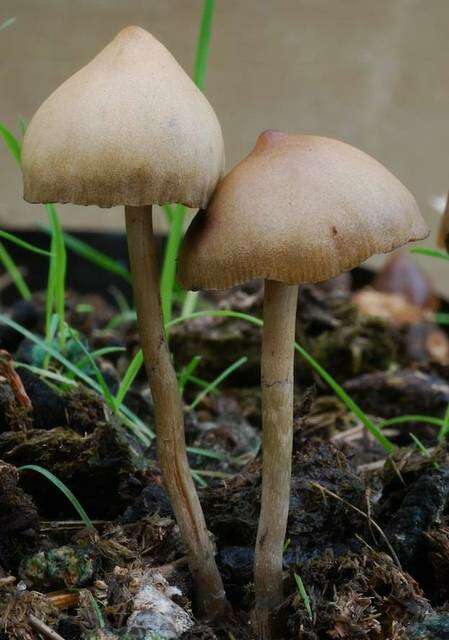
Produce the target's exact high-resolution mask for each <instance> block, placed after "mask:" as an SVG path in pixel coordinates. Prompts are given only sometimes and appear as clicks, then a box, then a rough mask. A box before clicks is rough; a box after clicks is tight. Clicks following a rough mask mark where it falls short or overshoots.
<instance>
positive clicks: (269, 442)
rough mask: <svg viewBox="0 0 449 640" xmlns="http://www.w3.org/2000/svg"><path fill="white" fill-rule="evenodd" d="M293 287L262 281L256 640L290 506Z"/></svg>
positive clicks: (278, 593)
mask: <svg viewBox="0 0 449 640" xmlns="http://www.w3.org/2000/svg"><path fill="white" fill-rule="evenodd" d="M297 299H298V287H297V286H296V285H295V286H288V285H285V284H282V283H280V282H274V281H272V280H267V281H266V282H265V302H264V326H263V340H262V364H261V373H262V421H263V471H262V500H261V510H260V519H259V528H258V531H257V541H256V555H255V565H254V581H255V589H256V609H255V620H256V625H257V630H258V634H259V635H258V637H259V638H262V639H263V640H267V639H268V638H271V637H272V635H271V634H272V631H271V626H272V625H271V622H272V621H271V612H272V611H273V610H274V609H276V607H278V606H279V605H280V604H281V602H282V599H283V575H282V555H283V548H284V541H285V532H286V529H287V518H288V508H289V501H290V480H291V465H292V445H293V363H294V340H295V322H296V305H297Z"/></svg>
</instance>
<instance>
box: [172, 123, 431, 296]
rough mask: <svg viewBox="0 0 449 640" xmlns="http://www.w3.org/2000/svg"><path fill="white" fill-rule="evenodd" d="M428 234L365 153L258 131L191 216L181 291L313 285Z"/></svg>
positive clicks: (399, 189) (400, 190) (403, 192)
mask: <svg viewBox="0 0 449 640" xmlns="http://www.w3.org/2000/svg"><path fill="white" fill-rule="evenodd" d="M427 235H428V229H427V227H426V225H425V223H424V221H423V219H422V217H421V214H420V212H419V209H418V205H417V204H416V202H415V199H414V198H413V196H412V195H411V194H410V193H409V191H408V190H407V189H406V188H405V187H404V185H403V184H402V183H401V182H399V180H398V179H397V178H395V177H394V176H393V175H392V174H391V173H390V172H389V171H387V169H386V168H385V167H384V166H382V165H381V164H379V162H377V161H376V160H374V159H373V158H371V157H370V156H368V155H367V154H365V153H363V152H362V151H359V150H358V149H355V148H354V147H351V146H350V145H348V144H345V143H343V142H338V141H337V140H331V139H329V138H321V137H317V136H309V135H288V134H285V133H280V132H277V131H265V132H264V133H263V134H262V135H261V136H259V138H258V140H257V144H256V146H255V148H254V149H253V151H252V152H251V153H250V154H249V156H247V157H246V158H245V159H244V160H243V161H242V162H240V163H239V164H238V165H237V166H236V167H234V169H232V171H231V172H230V173H228V174H227V175H226V177H225V178H224V179H223V180H222V181H221V182H220V183H219V184H218V186H217V189H216V190H215V192H214V195H213V196H212V199H211V201H210V203H209V205H208V208H207V210H206V211H201V212H199V213H198V214H197V215H196V217H195V218H194V220H193V222H192V224H191V225H190V227H189V229H188V231H187V235H186V238H185V241H184V245H183V250H182V253H181V256H180V263H179V265H180V266H179V279H180V282H181V284H182V285H183V286H184V287H185V288H187V289H222V288H227V287H231V286H234V285H236V284H239V283H242V282H245V281H247V280H250V279H252V278H269V279H271V280H277V281H280V282H285V283H287V284H298V283H306V282H320V281H323V280H328V279H329V278H332V277H334V276H337V275H338V274H340V273H342V272H343V271H347V270H349V269H352V268H353V267H355V266H357V265H359V264H360V263H361V262H363V261H364V260H366V259H367V258H369V257H370V256H372V255H373V254H376V253H386V252H388V251H392V250H393V249H395V248H397V247H399V246H401V245H403V244H405V243H406V242H410V241H413V240H418V239H422V238H424V237H426V236H427Z"/></svg>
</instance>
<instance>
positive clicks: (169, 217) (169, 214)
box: [162, 204, 173, 226]
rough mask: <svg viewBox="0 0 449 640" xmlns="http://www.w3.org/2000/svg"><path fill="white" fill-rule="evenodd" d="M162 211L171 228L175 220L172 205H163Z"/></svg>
mask: <svg viewBox="0 0 449 640" xmlns="http://www.w3.org/2000/svg"><path fill="white" fill-rule="evenodd" d="M162 211H163V212H164V213H165V217H166V219H167V224H168V226H170V225H171V223H172V220H173V207H172V206H171V204H164V205H162Z"/></svg>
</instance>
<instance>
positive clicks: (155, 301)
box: [125, 207, 227, 617]
mask: <svg viewBox="0 0 449 640" xmlns="http://www.w3.org/2000/svg"><path fill="white" fill-rule="evenodd" d="M125 214H126V231H127V236H128V249H129V257H130V263H131V273H132V278H133V287H134V300H135V304H136V311H137V321H138V325H139V333H140V340H141V343H142V351H143V356H144V361H145V366H146V370H147V374H148V378H149V382H150V387H151V393H152V396H153V404H154V414H155V422H156V434H157V452H158V458H159V464H160V467H161V471H162V476H163V478H164V483H165V487H166V489H167V493H168V495H169V497H170V501H171V504H172V507H173V511H174V513H175V516H176V521H177V523H178V526H179V529H180V531H181V536H182V539H183V541H184V544H185V545H186V547H187V554H188V558H189V566H190V570H191V572H192V576H193V580H194V584H195V587H196V596H197V606H198V609H199V611H200V613H201V614H203V615H206V616H209V617H214V616H217V615H220V614H221V613H223V612H224V611H225V610H226V608H227V604H226V598H225V593H224V590H223V583H222V580H221V577H220V574H219V572H218V569H217V566H216V563H215V557H214V548H213V545H212V541H211V539H210V537H209V533H208V531H207V528H206V523H205V520H204V515H203V512H202V509H201V505H200V502H199V499H198V495H197V493H196V490H195V486H194V484H193V480H192V476H191V473H190V469H189V464H188V460H187V453H186V445H185V439H184V422H183V412H182V400H181V396H180V393H179V388H178V381H177V378H176V373H175V370H174V367H173V364H172V361H171V357H170V352H169V350H168V346H167V342H166V339H165V334H164V325H163V321H162V311H161V300H160V295H159V282H158V269H157V259H156V246H155V242H154V236H153V223H152V211H151V207H125Z"/></svg>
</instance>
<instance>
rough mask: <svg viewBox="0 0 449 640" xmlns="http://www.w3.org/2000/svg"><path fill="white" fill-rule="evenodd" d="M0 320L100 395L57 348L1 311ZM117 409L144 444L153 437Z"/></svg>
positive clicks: (136, 419) (95, 385)
mask: <svg viewBox="0 0 449 640" xmlns="http://www.w3.org/2000/svg"><path fill="white" fill-rule="evenodd" d="M0 322H3V323H4V324H6V325H7V326H8V327H11V329H14V330H15V331H17V332H18V333H20V334H21V335H22V336H23V337H24V338H28V340H31V342H34V344H37V345H39V346H40V347H41V348H42V349H43V350H44V351H45V352H46V353H48V354H49V355H50V356H51V357H52V358H54V359H55V360H57V362H59V363H60V364H62V365H63V366H64V367H65V368H66V369H67V370H68V371H71V372H73V373H75V376H76V377H77V378H78V379H79V380H81V381H82V382H84V383H85V384H86V385H87V386H88V387H90V388H91V389H93V390H94V391H96V392H97V393H98V394H99V395H102V389H101V386H100V385H99V384H98V383H97V382H96V381H95V380H93V379H92V378H91V377H90V376H88V375H87V374H86V373H85V372H84V371H82V370H81V369H80V368H79V367H77V366H76V365H74V364H73V363H72V362H70V360H67V358H65V357H64V356H63V355H62V353H60V352H59V351H58V350H57V349H55V348H54V347H52V346H51V344H47V343H46V342H44V340H42V339H41V338H39V336H36V335H35V334H34V333H32V332H31V331H28V329H25V327H22V326H21V325H20V324H18V323H17V322H15V321H14V320H11V318H8V316H6V315H4V314H3V313H0ZM119 410H120V417H121V418H123V419H124V423H125V424H126V425H127V426H128V427H130V428H131V429H132V430H133V431H134V432H135V433H136V435H138V436H139V438H140V439H141V441H142V442H144V444H146V443H147V442H148V440H150V441H151V439H152V438H154V433H153V432H152V431H151V429H149V428H148V427H147V426H146V425H145V424H144V423H143V422H142V420H140V418H139V417H138V416H136V415H135V414H134V413H133V412H132V411H131V410H130V409H129V408H128V407H126V406H125V405H124V404H122V405H121V406H120V407H119Z"/></svg>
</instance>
